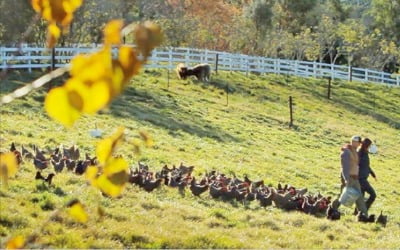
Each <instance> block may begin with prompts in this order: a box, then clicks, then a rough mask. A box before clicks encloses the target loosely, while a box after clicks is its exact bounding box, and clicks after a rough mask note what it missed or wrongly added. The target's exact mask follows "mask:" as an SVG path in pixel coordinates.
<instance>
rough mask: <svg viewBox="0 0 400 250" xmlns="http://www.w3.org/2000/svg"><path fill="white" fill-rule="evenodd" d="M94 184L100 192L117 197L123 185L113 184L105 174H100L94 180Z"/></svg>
mask: <svg viewBox="0 0 400 250" xmlns="http://www.w3.org/2000/svg"><path fill="white" fill-rule="evenodd" d="M96 186H97V187H99V188H100V190H101V191H102V192H104V193H105V194H107V195H109V196H111V197H117V196H118V195H120V194H121V193H122V191H123V189H124V185H116V184H114V183H113V182H112V181H111V180H110V179H109V178H108V177H107V176H106V175H104V174H103V175H100V176H99V178H97V180H96Z"/></svg>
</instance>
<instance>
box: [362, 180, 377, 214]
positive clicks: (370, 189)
mask: <svg viewBox="0 0 400 250" xmlns="http://www.w3.org/2000/svg"><path fill="white" fill-rule="evenodd" d="M360 186H361V191H362V192H363V193H365V192H367V193H368V194H369V197H368V200H367V201H366V202H365V205H366V206H367V209H369V208H370V207H371V205H372V203H374V201H375V199H376V193H375V190H374V188H373V187H372V186H371V184H370V183H369V181H368V180H367V179H361V180H360Z"/></svg>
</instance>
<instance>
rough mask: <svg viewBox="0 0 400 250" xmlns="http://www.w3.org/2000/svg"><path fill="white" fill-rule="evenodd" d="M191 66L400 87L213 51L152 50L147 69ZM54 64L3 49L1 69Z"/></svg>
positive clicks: (396, 81) (68, 52)
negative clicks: (201, 65) (199, 65)
mask: <svg viewBox="0 0 400 250" xmlns="http://www.w3.org/2000/svg"><path fill="white" fill-rule="evenodd" d="M97 49H98V46H97V45H90V46H86V47H83V46H78V47H70V48H56V49H55V53H54V56H55V57H54V58H55V67H63V66H65V65H67V64H68V63H69V62H70V60H71V59H72V58H73V56H75V55H76V54H80V53H89V52H92V51H95V50H97ZM180 62H183V63H185V64H188V65H193V64H197V63H208V64H210V65H211V66H213V68H214V69H218V70H228V71H241V72H257V73H274V74H289V75H296V76H301V77H315V78H316V77H331V78H332V79H342V80H353V81H360V82H374V83H383V84H388V85H391V86H400V76H399V75H394V74H389V73H385V72H381V71H376V70H370V69H362V68H351V67H348V66H342V65H335V64H326V63H318V62H307V61H294V60H284V59H277V58H266V57H260V56H248V55H242V54H233V53H227V52H220V51H212V50H201V49H190V48H158V49H155V50H153V52H152V55H151V57H150V58H149V60H148V63H147V64H146V67H147V68H168V69H173V68H175V66H176V64H177V63H180ZM51 64H52V51H51V50H49V49H46V48H43V47H27V46H25V47H22V48H9V47H0V69H28V71H31V70H32V69H35V68H46V67H50V66H51Z"/></svg>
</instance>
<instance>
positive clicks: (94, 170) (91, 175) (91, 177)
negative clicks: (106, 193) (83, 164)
mask: <svg viewBox="0 0 400 250" xmlns="http://www.w3.org/2000/svg"><path fill="white" fill-rule="evenodd" d="M98 172H99V169H98V167H96V166H89V167H87V169H86V171H85V178H86V180H88V181H89V182H90V183H91V184H94V183H95V180H96V178H97V174H98Z"/></svg>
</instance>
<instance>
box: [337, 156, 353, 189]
mask: <svg viewBox="0 0 400 250" xmlns="http://www.w3.org/2000/svg"><path fill="white" fill-rule="evenodd" d="M340 159H341V163H342V175H343V178H344V180H345V182H346V184H347V183H348V182H349V179H350V162H351V158H350V152H349V151H348V150H344V151H343V152H342V154H341V155H340Z"/></svg>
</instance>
